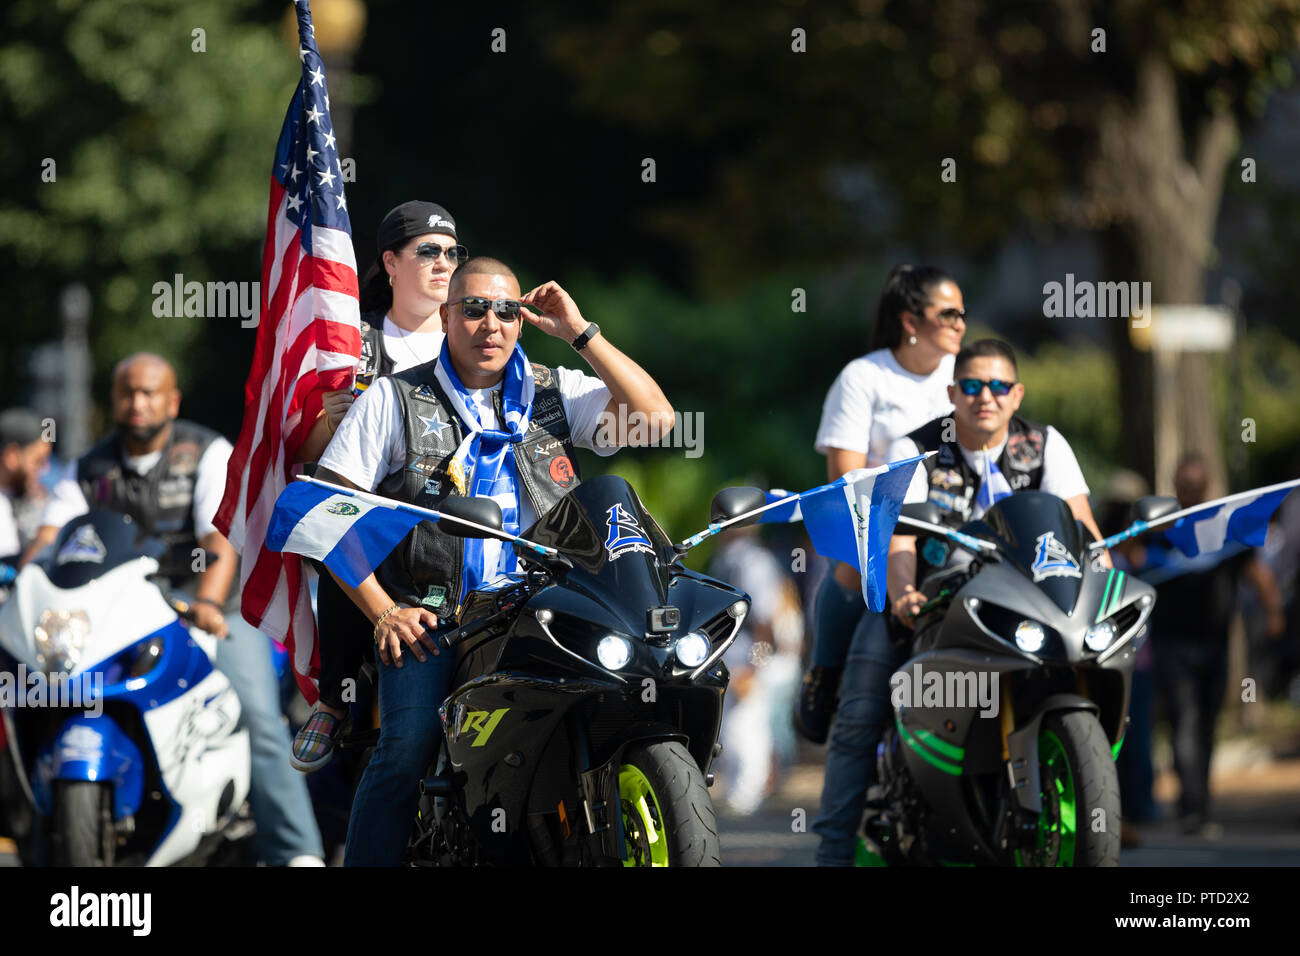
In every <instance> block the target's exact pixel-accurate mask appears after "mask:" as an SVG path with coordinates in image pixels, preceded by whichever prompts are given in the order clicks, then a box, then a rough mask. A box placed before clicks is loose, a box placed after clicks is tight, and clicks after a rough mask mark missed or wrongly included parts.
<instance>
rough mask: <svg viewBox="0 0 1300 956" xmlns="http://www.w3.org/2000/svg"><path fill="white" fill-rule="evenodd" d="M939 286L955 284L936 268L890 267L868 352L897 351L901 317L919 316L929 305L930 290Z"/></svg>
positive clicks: (901, 330)
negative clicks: (905, 314)
mask: <svg viewBox="0 0 1300 956" xmlns="http://www.w3.org/2000/svg"><path fill="white" fill-rule="evenodd" d="M940 282H953V283H954V284H955V281H954V280H953V278H952V276H950V275H948V273H946V272H944V271H943V270H942V269H940V268H938V267H937V266H894V268H893V269H891V270H890V271H889V277H888V278H887V279H885V288H884V289H882V290H881V293H880V304H879V305H878V306H876V324H875V327H874V328H873V329H872V330H871V351H873V352H874V351H876V350H877V349H896V348H898V346H899V345H901V344H902V342H903V322H902V315H903V313H904V312H911V313H912V314H913V315H915V316H917V317H918V318H919V317H921V316H923V315H924V314H925V307H926V305H928V304H929V302H930V290H931V289H933V288H934V287H935V286H936V285H938V284H939V283H940Z"/></svg>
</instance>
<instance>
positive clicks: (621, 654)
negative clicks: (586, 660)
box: [596, 634, 632, 671]
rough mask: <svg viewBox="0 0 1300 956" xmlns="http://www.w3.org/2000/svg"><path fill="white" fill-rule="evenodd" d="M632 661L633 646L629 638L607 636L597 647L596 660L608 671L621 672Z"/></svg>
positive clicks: (614, 635) (613, 635) (615, 635)
mask: <svg viewBox="0 0 1300 956" xmlns="http://www.w3.org/2000/svg"><path fill="white" fill-rule="evenodd" d="M631 659H632V645H631V644H630V643H629V642H628V640H627V638H624V637H619V636H618V635H617V634H606V635H605V636H604V637H602V638H601V639H600V643H599V644H597V645H596V660H598V661H600V666H601V667H603V668H605V670H608V671H616V670H620V669H622V668H623V667H626V666H627V662H628V661H630V660H631Z"/></svg>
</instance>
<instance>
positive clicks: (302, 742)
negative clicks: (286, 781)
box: [289, 710, 352, 773]
mask: <svg viewBox="0 0 1300 956" xmlns="http://www.w3.org/2000/svg"><path fill="white" fill-rule="evenodd" d="M351 727H352V721H351V719H350V718H347V717H344V718H342V719H340V718H338V717H335V716H334V715H333V714H331V713H328V712H327V711H324V710H317V711H313V712H312V715H311V719H310V720H308V721H307V723H305V724H303V726H302V729H301V730H299V731H298V733H297V734H296V735H294V738H293V750H292V752H290V754H289V763H290V764H291V765H292V766H293V769H294V770H301V771H302V772H303V773H312V772H313V771H315V770H319V769H320V768H321V767H323V766H325V765H326V764H327V763H329V762H330V758H331V757H333V756H334V744H335V743H337V742H338V739H339V738H340V737H342V736H343V735H344V734H345V733H347V732H348V731H349V730H350V729H351Z"/></svg>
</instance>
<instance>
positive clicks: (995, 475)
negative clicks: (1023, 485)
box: [975, 448, 1012, 511]
mask: <svg viewBox="0 0 1300 956" xmlns="http://www.w3.org/2000/svg"><path fill="white" fill-rule="evenodd" d="M983 455H984V478H983V480H982V481H981V482H980V490H979V494H978V495H976V496H975V503H976V504H978V505H979V506H980V507H981V508H983V509H984V510H985V511H988V510H989V509H990V508H992V507H993V506H994V505H995V504H997V503H998V502H999V501H1001V500H1002V499H1003V498H1010V497H1011V494H1012V492H1011V482H1009V481H1007V477H1006V475H1004V474H1002V469H1001V468H999V467H998V463H997V462H996V461H994V460H993V458H992V456H990V455H989V450H988V449H987V448H985V449H984V452H983Z"/></svg>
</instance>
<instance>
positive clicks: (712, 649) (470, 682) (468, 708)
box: [407, 475, 762, 866]
mask: <svg viewBox="0 0 1300 956" xmlns="http://www.w3.org/2000/svg"><path fill="white" fill-rule="evenodd" d="M755 496H757V498H755ZM755 501H757V504H759V505H761V504H762V492H757V491H754V490H753V489H728V491H724V492H722V493H720V494H719V495H718V497H717V498H715V499H714V509H713V519H714V521H718V520H722V519H726V518H731V517H733V516H736V515H739V514H741V513H742V512H743V511H746V510H749V509H752V508H753V507H754V504H755ZM442 515H443V519H442V523H441V526H442V527H443V528H444V529H445V530H447V531H449V532H450V533H453V534H461V535H463V536H465V537H473V536H483V533H484V532H483V531H482V530H481V529H482V528H484V527H487V528H493V529H499V528H500V527H501V515H500V510H499V509H498V508H497V507H496V505H495V503H494V502H492V501H491V500H490V499H481V498H452V499H449V500H448V501H447V502H444V504H443V505H442ZM455 518H462V519H466V520H469V521H472V522H474V523H475V524H477V525H478V526H479V528H477V529H476V528H474V527H471V526H467V525H461V524H457V523H456V522H455V521H454V519H455ZM449 519H453V520H449ZM524 537H525V538H526V539H527V540H528V541H529V542H533V543H534V544H536V545H538V546H540V548H538V547H532V546H529V545H528V544H527V543H525V542H524V541H517V542H515V543H514V544H513V547H514V550H515V553H516V554H517V555H518V557H519V559H520V564H521V568H522V569H523V570H522V571H521V572H519V573H518V574H516V575H513V576H511V578H510V580H509V581H508V582H506V583H505V584H501V585H498V586H495V587H491V588H488V589H481V590H477V591H474V592H472V593H471V594H470V595H469V596H468V598H467V599H466V601H465V603H464V606H463V609H462V611H461V614H460V617H459V620H458V626H457V627H456V628H455V629H453V630H450V631H448V632H445V633H444V634H443V635H442V637H441V640H442V642H443V644H444V646H447V647H449V648H451V650H452V652H453V653H454V654H455V655H456V669H455V674H454V677H453V680H452V687H453V688H454V689H453V690H452V692H451V693H450V694H449V695H448V697H447V699H446V700H445V701H444V703H443V706H442V708H441V710H440V715H441V718H442V725H443V735H442V739H441V741H440V744H439V751H438V756H437V759H436V762H435V765H434V767H433V768H432V773H431V774H430V776H428V777H427V778H426V779H425V780H423V781H422V782H421V788H420V789H421V794H422V797H421V800H420V805H419V813H418V817H417V819H416V821H415V826H414V833H413V837H412V839H411V841H410V844H409V847H408V852H407V861H408V862H409V863H411V864H414V865H425V866H460V865H482V864H488V865H530V864H531V865H542V866H558V865H585V866H601V865H604V866H609V865H613V866H617V865H623V866H719V865H721V853H720V847H719V840H718V832H717V823H716V821H715V817H714V811H713V804H712V802H711V800H710V799H709V792H708V789H707V787H708V785H709V784H710V783H712V774H711V773H710V772H709V770H710V765H711V764H712V762H713V759H714V757H716V756H717V754H718V752H719V750H720V748H719V747H718V746H717V739H718V731H719V728H720V725H721V718H722V699H723V693H724V691H725V690H726V686H727V679H728V675H727V670H726V667H725V666H724V665H723V664H722V661H721V658H722V655H723V653H724V652H725V651H726V649H727V648H728V647H729V646H730V644H731V642H732V641H733V640H734V639H735V636H736V633H737V632H738V631H739V630H740V627H741V624H742V623H743V621H744V619H745V615H746V613H747V612H748V610H749V600H748V598H747V596H746V595H745V594H744V593H743V592H740V591H738V590H736V589H735V588H732V587H730V586H729V585H726V584H724V583H722V582H720V581H717V580H714V579H712V578H709V577H706V576H705V575H702V574H698V573H696V572H694V571H691V570H688V569H686V568H684V567H682V566H681V565H680V563H679V561H680V558H681V557H682V555H683V554H684V553H685V551H686V549H687V548H686V546H685V545H683V546H674V545H673V544H672V542H671V541H670V540H669V539H668V537H667V536H666V535H665V534H664V532H663V531H662V530H661V529H660V527H659V525H658V524H657V523H656V522H655V520H654V518H652V517H651V516H650V514H649V513H648V512H647V511H646V510H645V508H644V507H643V506H642V504H641V501H640V499H639V498H638V497H637V495H636V493H635V492H634V491H633V490H632V488H631V487H630V486H629V485H628V483H627V482H626V481H624V480H623V479H621V478H618V477H615V476H608V475H607V476H602V477H598V478H594V479H592V480H590V481H587V482H584V483H582V484H581V485H579V486H577V487H576V488H575V489H574V490H573V491H571V492H570V493H569V494H568V495H567V496H565V497H564V498H563V499H561V500H560V502H559V503H557V504H556V505H555V506H554V507H553V508H552V509H551V510H550V511H548V512H547V513H546V514H545V515H544V516H543V517H542V518H541V519H540V520H539V521H538V522H537V523H536V524H535V525H534V526H533V527H532V528H531V529H528V530H527V531H526V532H525V535H524ZM543 551H544V552H545V553H542V552H543Z"/></svg>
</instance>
